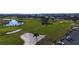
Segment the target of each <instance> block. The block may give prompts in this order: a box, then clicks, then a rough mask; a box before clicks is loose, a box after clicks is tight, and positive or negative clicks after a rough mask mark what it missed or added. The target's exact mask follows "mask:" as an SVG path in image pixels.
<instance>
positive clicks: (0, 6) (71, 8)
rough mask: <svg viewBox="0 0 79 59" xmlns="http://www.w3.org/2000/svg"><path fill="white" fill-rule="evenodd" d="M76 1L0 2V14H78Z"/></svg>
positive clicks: (3, 0) (0, 0) (23, 0)
mask: <svg viewBox="0 0 79 59" xmlns="http://www.w3.org/2000/svg"><path fill="white" fill-rule="evenodd" d="M78 5H79V3H78V0H0V13H24V14H28V13H78V11H79V7H78Z"/></svg>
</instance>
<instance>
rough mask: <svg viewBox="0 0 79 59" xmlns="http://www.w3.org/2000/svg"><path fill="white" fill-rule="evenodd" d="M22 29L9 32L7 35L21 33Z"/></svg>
mask: <svg viewBox="0 0 79 59" xmlns="http://www.w3.org/2000/svg"><path fill="white" fill-rule="evenodd" d="M21 30H22V29H18V30H14V31H12V32H7V33H6V34H13V33H17V32H20V31H21Z"/></svg>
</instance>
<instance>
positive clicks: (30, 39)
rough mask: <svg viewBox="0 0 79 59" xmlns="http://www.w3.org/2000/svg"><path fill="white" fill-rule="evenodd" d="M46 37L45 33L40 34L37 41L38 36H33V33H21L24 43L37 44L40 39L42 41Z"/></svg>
mask: <svg viewBox="0 0 79 59" xmlns="http://www.w3.org/2000/svg"><path fill="white" fill-rule="evenodd" d="M44 37H45V35H39V36H38V37H37V41H36V37H33V34H32V33H25V34H22V35H21V39H22V40H24V45H35V44H36V43H37V42H38V41H40V40H41V39H43V38H44Z"/></svg>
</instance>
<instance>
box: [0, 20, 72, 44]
mask: <svg viewBox="0 0 79 59" xmlns="http://www.w3.org/2000/svg"><path fill="white" fill-rule="evenodd" d="M22 21H23V22H24V25H22V26H18V27H5V26H3V27H1V26H0V33H3V34H4V33H6V32H9V31H13V30H16V29H22V31H21V32H19V33H15V34H11V35H5V34H4V35H0V44H2V45H3V44H6V45H9V44H10V45H20V44H23V41H22V40H21V39H20V35H21V34H23V33H25V32H30V33H39V34H43V35H46V36H48V37H50V38H51V40H52V41H57V40H59V39H60V38H61V37H62V36H63V35H64V34H65V33H66V32H67V30H69V29H70V27H71V24H72V23H73V22H71V21H68V22H64V23H59V22H58V21H56V22H51V24H49V25H48V26H45V25H42V24H41V21H40V20H39V19H30V20H27V19H23V20H22Z"/></svg>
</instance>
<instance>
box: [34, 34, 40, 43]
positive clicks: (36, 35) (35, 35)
mask: <svg viewBox="0 0 79 59" xmlns="http://www.w3.org/2000/svg"><path fill="white" fill-rule="evenodd" d="M38 36H39V34H38V33H34V35H33V37H36V42H37V40H38V38H37V37H38Z"/></svg>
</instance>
